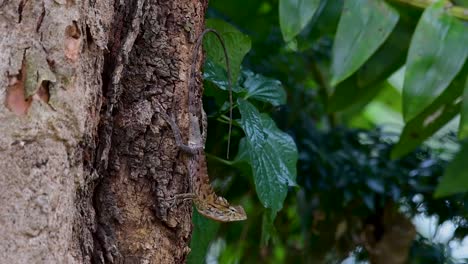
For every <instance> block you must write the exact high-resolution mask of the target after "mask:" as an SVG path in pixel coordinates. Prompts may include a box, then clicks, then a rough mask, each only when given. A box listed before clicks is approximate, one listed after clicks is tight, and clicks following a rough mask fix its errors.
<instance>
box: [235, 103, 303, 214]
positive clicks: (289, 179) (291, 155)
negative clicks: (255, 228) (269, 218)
mask: <svg viewBox="0 0 468 264" xmlns="http://www.w3.org/2000/svg"><path fill="white" fill-rule="evenodd" d="M238 104H239V111H240V113H241V115H242V119H241V121H240V125H241V127H242V129H243V130H244V132H245V134H246V139H247V140H246V143H247V144H246V145H247V148H248V157H249V159H250V164H251V165H252V173H253V176H254V182H255V188H256V190H257V195H258V197H259V199H260V201H261V202H262V204H263V206H265V207H266V208H271V209H272V210H273V211H274V212H278V211H279V210H280V209H281V208H282V207H283V202H284V199H285V198H286V195H287V192H288V186H295V185H296V163H297V158H298V154H297V148H296V144H295V143H294V140H293V139H292V138H291V137H290V136H289V135H288V134H286V133H284V132H283V131H281V130H279V129H278V128H277V127H276V125H275V123H274V121H273V120H272V119H271V118H270V117H269V116H268V115H266V114H260V113H259V112H258V110H257V109H256V108H255V107H254V106H253V105H252V104H250V103H249V102H247V101H245V100H242V99H238Z"/></svg>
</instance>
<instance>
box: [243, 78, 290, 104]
mask: <svg viewBox="0 0 468 264" xmlns="http://www.w3.org/2000/svg"><path fill="white" fill-rule="evenodd" d="M242 73H243V76H244V78H245V79H244V82H243V86H244V87H245V88H246V89H247V95H246V96H245V99H247V98H252V99H256V100H259V101H262V102H267V103H270V104H272V105H273V106H278V105H282V104H285V103H286V91H285V90H284V89H283V85H282V84H281V82H280V81H278V80H275V79H271V78H267V77H265V76H262V75H260V74H255V73H253V72H251V71H243V72H242Z"/></svg>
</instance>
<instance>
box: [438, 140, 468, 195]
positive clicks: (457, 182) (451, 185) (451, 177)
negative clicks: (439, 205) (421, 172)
mask: <svg viewBox="0 0 468 264" xmlns="http://www.w3.org/2000/svg"><path fill="white" fill-rule="evenodd" d="M467 158H468V141H465V142H464V143H463V144H462V146H461V149H460V151H459V152H458V154H457V155H456V156H455V158H454V159H453V160H452V161H451V162H450V163H449V165H448V166H447V169H446V170H445V175H444V177H443V178H442V180H441V182H440V183H439V186H437V189H436V191H435V194H434V196H435V197H442V196H447V195H450V194H455V193H459V192H466V191H468V170H467V169H466V160H467Z"/></svg>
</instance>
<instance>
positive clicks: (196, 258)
mask: <svg viewBox="0 0 468 264" xmlns="http://www.w3.org/2000/svg"><path fill="white" fill-rule="evenodd" d="M192 221H193V233H192V241H190V248H191V249H192V251H190V254H189V255H188V260H187V263H189V264H198V263H205V256H206V252H207V250H208V246H209V245H210V242H211V241H212V240H213V239H214V238H215V236H216V233H217V232H218V229H219V223H218V222H215V221H213V220H210V219H208V218H206V217H203V216H202V215H200V214H199V213H198V212H197V210H196V209H194V210H193V215H192Z"/></svg>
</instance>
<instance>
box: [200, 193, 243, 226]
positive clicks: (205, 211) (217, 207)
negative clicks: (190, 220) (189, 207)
mask: <svg viewBox="0 0 468 264" xmlns="http://www.w3.org/2000/svg"><path fill="white" fill-rule="evenodd" d="M215 201H216V202H214V203H211V204H209V205H206V204H205V205H204V204H201V203H200V201H198V203H197V202H195V206H196V207H197V211H198V212H199V213H200V214H201V215H203V216H205V217H208V218H210V219H213V220H215V221H219V222H234V221H243V220H246V219H247V214H246V213H245V210H244V208H243V207H242V206H240V205H234V206H233V205H230V204H229V203H228V202H227V201H226V199H224V198H223V197H217V199H216V200H215Z"/></svg>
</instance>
